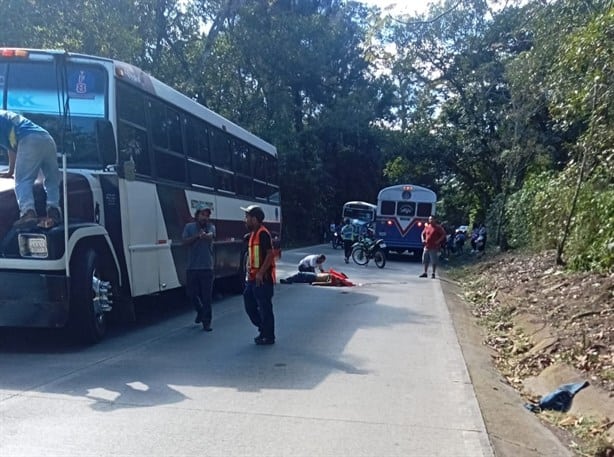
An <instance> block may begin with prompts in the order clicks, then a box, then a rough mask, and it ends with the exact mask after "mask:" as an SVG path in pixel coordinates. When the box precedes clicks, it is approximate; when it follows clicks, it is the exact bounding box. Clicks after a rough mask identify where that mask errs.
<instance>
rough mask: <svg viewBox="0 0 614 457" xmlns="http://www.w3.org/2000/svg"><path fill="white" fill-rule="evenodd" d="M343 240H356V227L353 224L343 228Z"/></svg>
mask: <svg viewBox="0 0 614 457" xmlns="http://www.w3.org/2000/svg"><path fill="white" fill-rule="evenodd" d="M341 239H342V240H353V239H354V226H352V224H345V225H344V226H343V227H341Z"/></svg>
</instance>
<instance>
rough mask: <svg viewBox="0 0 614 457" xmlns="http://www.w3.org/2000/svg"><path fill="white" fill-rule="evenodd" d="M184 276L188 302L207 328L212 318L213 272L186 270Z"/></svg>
mask: <svg viewBox="0 0 614 457" xmlns="http://www.w3.org/2000/svg"><path fill="white" fill-rule="evenodd" d="M186 276H187V277H186V280H187V293H188V297H189V299H190V302H191V303H192V306H194V310H195V311H196V312H197V313H199V314H200V318H201V320H202V322H203V325H204V326H206V327H207V326H209V325H211V318H212V311H211V301H212V298H211V297H212V295H213V270H188V271H187V272H186Z"/></svg>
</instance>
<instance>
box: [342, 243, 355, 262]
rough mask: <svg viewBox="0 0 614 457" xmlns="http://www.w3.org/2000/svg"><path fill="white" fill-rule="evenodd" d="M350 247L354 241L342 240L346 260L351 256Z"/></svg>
mask: <svg viewBox="0 0 614 457" xmlns="http://www.w3.org/2000/svg"><path fill="white" fill-rule="evenodd" d="M352 246H354V240H343V251H344V254H345V258H346V259H349V258H350V257H351V256H352Z"/></svg>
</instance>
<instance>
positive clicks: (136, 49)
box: [0, 0, 614, 270]
mask: <svg viewBox="0 0 614 457" xmlns="http://www.w3.org/2000/svg"><path fill="white" fill-rule="evenodd" d="M10 3H11V5H10V8H3V11H4V13H3V14H4V20H3V24H4V25H3V27H2V29H0V45H2V46H11V45H12V46H28V47H43V48H63V49H67V50H69V51H74V52H83V53H90V54H97V55H103V56H108V57H113V58H116V59H120V60H124V61H127V62H130V63H133V64H135V65H138V66H140V67H142V68H143V69H145V70H147V71H148V72H150V73H151V74H153V75H154V76H156V77H158V78H159V79H161V80H162V81H165V82H167V83H169V84H170V85H172V86H174V87H176V88H177V89H179V90H181V91H182V92H184V93H186V94H188V95H190V96H192V97H194V98H195V99H197V100H199V101H200V102H201V103H203V104H205V105H206V106H208V107H210V108H212V109H213V110H215V111H218V112H220V113H221V114H223V115H224V116H226V117H228V118H230V119H232V120H233V121H234V122H236V123H238V124H240V125H242V126H244V127H246V128H248V129H249V130H252V131H254V132H255V133H257V134H258V135H260V136H261V137H263V138H265V139H266V140H268V141H270V142H271V143H273V144H275V145H276V146H277V148H278V151H279V154H280V164H281V179H282V191H283V198H284V200H283V212H284V216H285V221H286V224H285V231H286V233H285V235H286V237H287V238H286V239H291V240H294V241H297V240H303V241H307V240H309V239H315V237H317V236H318V232H319V228H320V227H321V226H323V225H324V224H326V223H327V222H328V221H330V220H333V219H338V217H339V213H340V207H341V204H342V203H343V202H344V201H346V200H358V199H360V200H367V201H374V200H375V197H376V195H377V190H378V189H379V188H380V187H382V186H384V185H389V184H395V183H400V182H411V183H415V184H421V185H425V186H427V187H431V188H433V189H434V190H436V191H437V192H438V193H439V195H440V197H441V208H440V213H441V214H442V215H443V219H444V221H446V222H447V223H449V224H450V225H451V226H453V225H458V224H461V223H474V222H478V221H479V222H482V221H485V222H486V223H487V225H488V226H489V228H490V233H491V234H492V235H494V236H491V239H493V240H494V241H496V242H497V243H498V244H500V245H501V246H503V247H506V246H508V245H512V246H521V245H525V244H528V245H530V246H532V247H535V248H547V247H552V248H556V249H557V250H558V258H559V260H560V261H567V262H568V263H569V264H570V265H572V266H574V267H576V268H581V269H585V268H590V269H599V270H611V269H612V267H613V265H614V128H613V119H614V103H612V100H613V96H612V95H613V94H612V91H613V88H614V6H613V1H612V0H581V1H580V0H552V1H545V0H532V1H529V2H523V3H524V5H523V6H517V5H514V4H513V2H508V3H507V4H506V6H505V7H503V8H501V7H500V4H501V2H497V4H498V5H499V6H498V7H497V8H494V6H495V2H494V1H493V2H488V1H486V0H454V1H452V0H446V1H443V2H442V3H440V4H433V5H432V6H431V8H430V10H429V12H428V14H425V15H423V16H419V17H408V16H404V17H392V16H390V15H388V14H386V13H385V12H381V11H379V10H377V9H373V8H369V7H367V6H365V5H364V4H362V3H360V2H355V1H340V0H266V1H265V0H251V1H247V0H182V1H180V0H95V1H94V0H84V1H83V2H81V3H79V5H78V6H75V3H74V2H73V1H72V0H35V1H30V2H10Z"/></svg>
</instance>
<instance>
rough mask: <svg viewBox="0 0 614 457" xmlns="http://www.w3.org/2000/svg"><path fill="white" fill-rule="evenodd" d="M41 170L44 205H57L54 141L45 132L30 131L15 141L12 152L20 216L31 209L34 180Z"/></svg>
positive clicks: (58, 182) (58, 196)
mask: <svg viewBox="0 0 614 457" xmlns="http://www.w3.org/2000/svg"><path fill="white" fill-rule="evenodd" d="M39 170H40V171H42V172H43V176H44V177H45V181H44V182H43V185H44V187H45V192H46V193H47V208H50V207H52V208H57V209H59V208H60V170H59V168H58V158H57V149H56V147H55V141H53V138H51V135H49V134H47V133H30V134H29V135H27V136H25V137H23V138H22V139H21V140H19V143H18V144H17V153H16V155H15V195H16V196H17V204H18V205H19V211H20V212H21V215H22V216H23V214H24V213H25V212H26V211H28V210H33V211H35V205H34V190H33V187H34V181H36V178H37V177H38V172H39Z"/></svg>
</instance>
